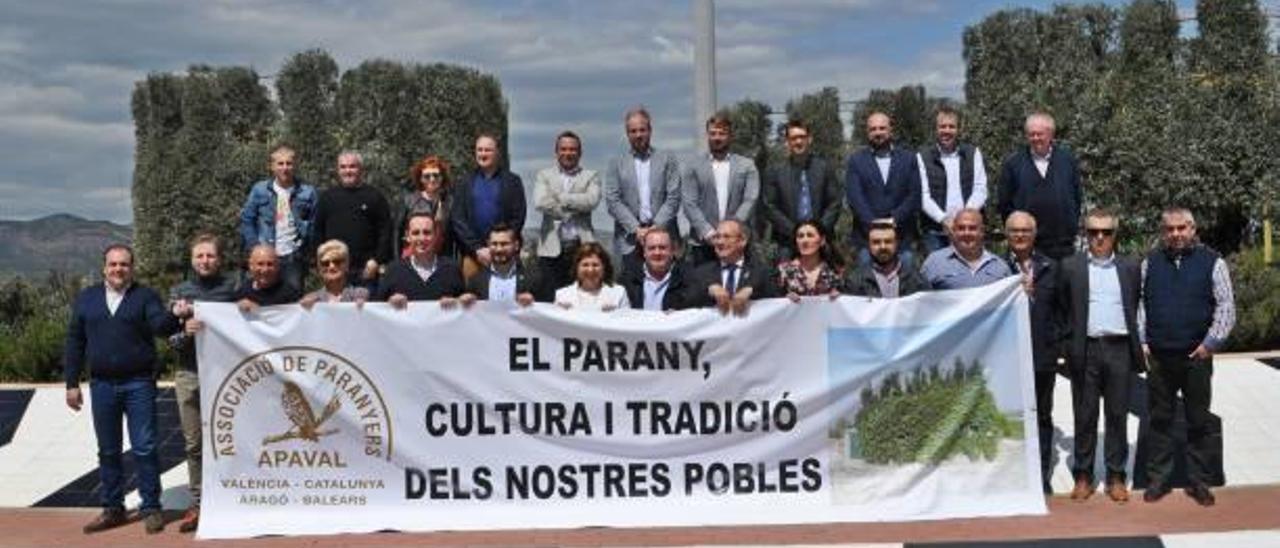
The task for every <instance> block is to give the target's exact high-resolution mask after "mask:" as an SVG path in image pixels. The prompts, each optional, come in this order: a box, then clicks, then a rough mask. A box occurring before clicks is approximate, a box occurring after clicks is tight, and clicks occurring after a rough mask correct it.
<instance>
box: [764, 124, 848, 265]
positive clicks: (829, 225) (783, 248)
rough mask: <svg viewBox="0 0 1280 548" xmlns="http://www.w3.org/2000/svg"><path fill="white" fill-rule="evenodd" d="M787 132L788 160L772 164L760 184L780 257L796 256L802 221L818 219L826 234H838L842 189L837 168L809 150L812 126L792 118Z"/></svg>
mask: <svg viewBox="0 0 1280 548" xmlns="http://www.w3.org/2000/svg"><path fill="white" fill-rule="evenodd" d="M785 131H786V133H785V136H786V139H787V161H786V162H783V163H782V164H780V165H776V166H770V167H769V169H768V170H766V171H765V174H764V180H763V181H761V184H760V191H761V198H763V200H762V204H763V205H764V213H765V215H766V216H767V217H768V220H769V224H770V225H771V226H772V227H773V239H774V241H775V242H776V243H777V244H778V260H788V259H790V258H791V257H793V256H794V255H795V249H794V248H795V245H796V243H795V242H794V241H792V237H791V235H792V234H793V233H794V232H795V229H796V224H797V223H799V222H801V221H808V220H816V221H818V222H819V223H821V224H822V226H824V227H826V229H827V234H835V233H836V220H837V219H839V218H840V207H841V204H840V197H841V193H842V191H843V188H841V186H840V179H839V178H837V177H836V173H835V170H834V169H832V168H831V166H830V165H828V164H827V161H826V160H824V159H822V158H819V157H817V156H815V155H813V154H811V153H810V152H809V145H810V144H812V143H813V137H812V136H811V135H809V127H808V126H806V125H805V123H804V122H802V121H800V120H792V121H790V122H787V125H786V130H785Z"/></svg>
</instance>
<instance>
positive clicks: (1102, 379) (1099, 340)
mask: <svg viewBox="0 0 1280 548" xmlns="http://www.w3.org/2000/svg"><path fill="white" fill-rule="evenodd" d="M1118 225H1119V220H1118V219H1117V218H1116V216H1115V215H1114V214H1113V213H1111V212H1109V211H1106V210H1103V209H1095V210H1093V211H1090V212H1089V214H1088V215H1087V216H1086V217H1085V232H1086V234H1087V235H1088V241H1089V245H1088V252H1087V255H1082V254H1079V253H1077V254H1074V255H1072V256H1070V257H1067V258H1066V259H1063V261H1062V288H1061V290H1060V291H1059V293H1058V294H1059V295H1060V296H1061V299H1062V303H1061V306H1062V309H1063V310H1064V311H1065V313H1066V323H1065V326H1064V327H1065V328H1066V336H1065V337H1064V341H1065V342H1066V354H1067V360H1068V363H1069V365H1070V372H1071V401H1072V408H1073V409H1072V411H1073V414H1074V416H1075V451H1074V465H1073V470H1072V472H1073V476H1074V477H1075V488H1074V489H1072V491H1071V499H1072V500H1075V501H1083V500H1085V499H1087V498H1089V497H1090V496H1091V495H1093V492H1094V489H1095V483H1094V455H1095V453H1096V450H1097V445H1098V400H1099V398H1101V399H1102V401H1103V403H1104V406H1103V414H1104V417H1105V429H1106V438H1105V443H1106V447H1105V449H1106V453H1105V459H1104V460H1105V462H1106V474H1107V475H1106V478H1107V484H1106V493H1107V496H1108V497H1110V498H1111V500H1113V501H1115V502H1118V503H1124V502H1128V500H1129V489H1128V488H1127V487H1126V486H1125V478H1126V474H1125V464H1126V462H1127V461H1128V452H1129V445H1128V443H1129V442H1128V435H1127V431H1126V429H1127V423H1126V420H1127V415H1128V412H1129V386H1130V384H1131V383H1132V382H1133V378H1134V374H1135V373H1136V372H1138V371H1141V370H1142V364H1143V359H1142V349H1141V346H1140V345H1139V344H1138V319H1137V315H1138V297H1139V295H1141V292H1142V286H1141V283H1142V278H1141V275H1140V271H1139V267H1138V262H1137V261H1136V260H1134V259H1132V258H1129V257H1122V256H1120V255H1118V254H1116V252H1115V249H1116V227H1117V226H1118Z"/></svg>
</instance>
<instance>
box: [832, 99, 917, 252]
mask: <svg viewBox="0 0 1280 548" xmlns="http://www.w3.org/2000/svg"><path fill="white" fill-rule="evenodd" d="M845 198H846V199H847V200H848V201H849V207H850V208H851V209H853V214H854V216H855V217H857V222H858V225H857V229H856V230H854V231H853V246H854V247H856V248H858V263H859V264H870V263H871V255H870V253H868V252H867V232H869V231H870V230H871V223H872V222H874V221H877V220H890V219H892V221H893V225H894V228H895V229H897V231H898V239H899V249H900V251H899V256H900V257H901V259H902V264H904V265H910V264H912V260H913V259H914V258H915V255H914V254H913V253H912V243H913V242H914V241H915V233H916V215H917V214H918V213H919V211H920V166H919V164H918V163H917V162H916V154H915V152H912V151H911V150H910V149H908V148H906V147H900V146H897V145H895V144H894V142H893V122H892V121H891V120H890V119H889V115H887V114H885V113H883V112H873V113H871V115H870V116H867V146H866V147H865V148H863V149H862V150H859V151H858V152H856V153H854V154H853V156H850V157H849V162H848V165H847V166H846V169H845Z"/></svg>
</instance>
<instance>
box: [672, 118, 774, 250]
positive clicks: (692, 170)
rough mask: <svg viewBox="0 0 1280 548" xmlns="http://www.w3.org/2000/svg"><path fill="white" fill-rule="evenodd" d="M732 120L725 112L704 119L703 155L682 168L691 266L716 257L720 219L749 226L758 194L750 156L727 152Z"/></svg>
mask: <svg viewBox="0 0 1280 548" xmlns="http://www.w3.org/2000/svg"><path fill="white" fill-rule="evenodd" d="M732 142H733V122H731V121H730V120H729V115H728V114H727V113H725V112H719V113H716V115H714V116H712V117H711V118H710V119H709V120H707V149H708V150H709V151H710V153H709V154H707V155H706V156H699V157H695V158H692V159H690V161H689V163H688V164H689V165H688V166H686V167H685V170H684V175H683V176H682V179H683V180H684V185H683V186H681V188H680V195H681V204H682V205H683V207H684V214H685V217H686V218H688V219H689V253H688V257H689V260H690V261H691V263H692V265H691V266H693V267H695V268H696V267H697V266H698V265H701V264H705V263H709V262H711V261H714V260H716V254H715V251H714V250H713V249H712V245H711V244H712V242H713V241H714V240H713V238H715V235H716V226H717V225H718V224H719V223H720V221H724V220H728V219H735V220H737V221H739V222H741V223H742V224H743V225H745V226H751V224H752V223H751V221H752V215H753V214H754V213H755V207H756V199H757V198H759V197H760V172H759V171H757V170H756V164H755V162H752V161H751V159H749V158H746V157H743V156H740V155H737V154H733V153H731V152H729V144H730V143H732Z"/></svg>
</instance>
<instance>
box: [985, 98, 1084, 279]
mask: <svg viewBox="0 0 1280 548" xmlns="http://www.w3.org/2000/svg"><path fill="white" fill-rule="evenodd" d="M1024 129H1025V130H1026V135H1027V146H1025V147H1022V148H1019V149H1018V150H1017V151H1016V152H1014V153H1013V154H1010V155H1009V157H1008V158H1007V159H1005V161H1004V167H1003V168H1002V169H1001V170H1000V181H999V185H998V186H999V194H1000V199H999V208H1000V217H1001V218H1008V217H1009V214H1011V213H1013V212H1014V211H1026V212H1027V213H1030V214H1032V215H1034V216H1035V218H1036V223H1037V224H1038V225H1039V235H1038V236H1036V250H1038V251H1040V252H1041V253H1044V254H1045V255H1048V256H1049V257H1050V258H1052V259H1057V260H1062V259H1063V258H1064V257H1066V256H1068V255H1070V254H1071V253H1072V252H1074V251H1075V241H1076V235H1077V233H1078V232H1079V231H1080V206H1081V204H1082V203H1083V202H1082V201H1081V200H1082V199H1083V197H1082V195H1081V187H1080V168H1079V166H1077V165H1076V157H1075V155H1073V154H1071V151H1070V150H1068V149H1067V148H1066V147H1064V146H1062V145H1061V144H1059V143H1056V142H1054V140H1053V135H1054V122H1053V117H1052V116H1049V115H1048V114H1045V113H1043V112H1037V113H1035V114H1032V115H1030V116H1028V117H1027V122H1026V126H1025V128H1024Z"/></svg>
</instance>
